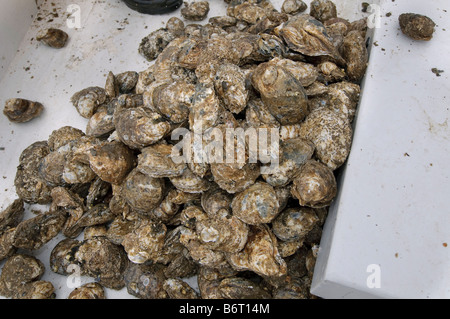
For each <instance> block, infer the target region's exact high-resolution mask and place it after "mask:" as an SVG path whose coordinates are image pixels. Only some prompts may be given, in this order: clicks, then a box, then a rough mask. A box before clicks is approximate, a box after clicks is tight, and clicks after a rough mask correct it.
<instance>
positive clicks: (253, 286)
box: [218, 277, 272, 299]
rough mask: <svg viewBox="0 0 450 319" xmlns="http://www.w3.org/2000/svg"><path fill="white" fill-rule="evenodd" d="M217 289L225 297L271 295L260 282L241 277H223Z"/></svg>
mask: <svg viewBox="0 0 450 319" xmlns="http://www.w3.org/2000/svg"><path fill="white" fill-rule="evenodd" d="M218 290H219V293H220V294H221V295H222V297H223V298H225V299H270V298H271V297H272V296H271V294H270V292H269V291H267V290H266V289H264V287H263V286H262V285H261V284H259V283H257V282H253V281H252V280H250V279H247V278H242V277H230V278H225V279H223V280H222V281H221V282H220V284H219V286H218Z"/></svg>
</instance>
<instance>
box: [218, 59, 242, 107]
mask: <svg viewBox="0 0 450 319" xmlns="http://www.w3.org/2000/svg"><path fill="white" fill-rule="evenodd" d="M214 88H215V89H216V92H217V94H218V96H219V98H220V99H221V101H222V102H223V103H224V105H225V107H226V108H227V109H228V110H229V111H231V112H233V113H235V114H238V113H240V112H241V111H242V110H244V108H245V107H246V106H247V102H248V100H249V98H250V96H249V90H248V88H247V83H246V77H245V74H244V72H243V71H242V70H241V69H240V68H239V67H238V66H237V65H234V64H221V65H220V66H219V67H218V68H217V72H216V77H215V78H214Z"/></svg>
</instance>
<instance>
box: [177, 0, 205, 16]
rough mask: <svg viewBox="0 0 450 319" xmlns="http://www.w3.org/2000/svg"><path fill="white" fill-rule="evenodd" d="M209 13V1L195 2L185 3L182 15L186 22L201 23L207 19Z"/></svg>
mask: <svg viewBox="0 0 450 319" xmlns="http://www.w3.org/2000/svg"><path fill="white" fill-rule="evenodd" d="M208 12H209V2H208V1H194V2H191V3H187V2H185V3H184V7H183V8H181V15H182V16H183V18H185V19H186V20H191V21H201V20H204V19H205V18H206V16H207V15H208Z"/></svg>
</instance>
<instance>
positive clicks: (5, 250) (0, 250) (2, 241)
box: [0, 228, 17, 261]
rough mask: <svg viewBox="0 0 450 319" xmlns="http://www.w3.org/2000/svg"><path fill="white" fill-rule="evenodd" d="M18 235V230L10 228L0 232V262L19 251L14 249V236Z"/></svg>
mask: <svg viewBox="0 0 450 319" xmlns="http://www.w3.org/2000/svg"><path fill="white" fill-rule="evenodd" d="M15 234H16V228H9V229H7V230H5V231H2V232H0V261H2V260H4V259H6V258H8V257H11V256H12V255H14V254H15V253H16V251H17V248H16V247H14V236H15Z"/></svg>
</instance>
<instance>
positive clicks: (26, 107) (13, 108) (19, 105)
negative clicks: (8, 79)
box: [3, 98, 44, 123]
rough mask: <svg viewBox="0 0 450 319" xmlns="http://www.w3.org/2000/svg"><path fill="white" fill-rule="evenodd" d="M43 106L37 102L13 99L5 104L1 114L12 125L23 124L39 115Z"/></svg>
mask: <svg viewBox="0 0 450 319" xmlns="http://www.w3.org/2000/svg"><path fill="white" fill-rule="evenodd" d="M43 111H44V106H43V105H42V104H41V103H39V102H33V101H29V100H25V99H20V98H15V99H9V100H7V101H6V102H5V108H4V109H3V114H5V115H6V117H8V120H10V121H11V122H14V123H25V122H29V121H31V120H32V119H34V118H36V117H38V116H39V115H41V113H42V112H43Z"/></svg>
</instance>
